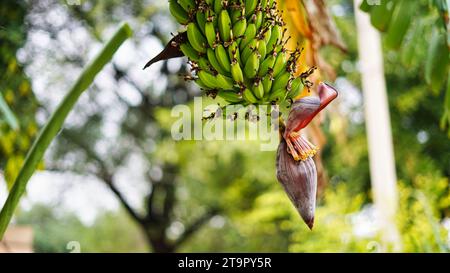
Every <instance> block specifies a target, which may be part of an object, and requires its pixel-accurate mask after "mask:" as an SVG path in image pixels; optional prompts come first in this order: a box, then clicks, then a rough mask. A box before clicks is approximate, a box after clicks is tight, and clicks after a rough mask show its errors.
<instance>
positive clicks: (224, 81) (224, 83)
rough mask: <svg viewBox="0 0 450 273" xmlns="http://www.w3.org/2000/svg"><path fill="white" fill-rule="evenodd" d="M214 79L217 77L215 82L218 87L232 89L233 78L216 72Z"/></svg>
mask: <svg viewBox="0 0 450 273" xmlns="http://www.w3.org/2000/svg"><path fill="white" fill-rule="evenodd" d="M216 79H217V83H218V84H219V86H220V88H223V89H225V90H231V89H233V87H234V82H233V79H231V78H228V77H226V76H223V75H222V74H217V75H216Z"/></svg>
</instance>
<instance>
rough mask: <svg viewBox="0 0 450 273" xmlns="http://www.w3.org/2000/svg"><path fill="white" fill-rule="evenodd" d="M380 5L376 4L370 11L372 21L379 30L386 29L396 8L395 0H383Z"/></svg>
mask: <svg viewBox="0 0 450 273" xmlns="http://www.w3.org/2000/svg"><path fill="white" fill-rule="evenodd" d="M380 2H381V3H380V4H379V5H376V6H374V7H373V8H372V9H371V11H370V22H371V23H372V25H373V26H374V27H376V28H377V29H378V30H379V31H383V32H384V31H386V30H387V28H388V26H389V22H390V20H391V17H392V12H393V11H394V8H395V2H394V1H390V0H381V1H380Z"/></svg>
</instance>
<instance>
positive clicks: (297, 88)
mask: <svg viewBox="0 0 450 273" xmlns="http://www.w3.org/2000/svg"><path fill="white" fill-rule="evenodd" d="M302 90H303V83H302V79H301V78H300V77H298V78H295V79H294V80H292V82H291V90H290V91H289V93H288V98H291V99H294V98H296V97H297V96H298V95H300V93H301V92H302Z"/></svg>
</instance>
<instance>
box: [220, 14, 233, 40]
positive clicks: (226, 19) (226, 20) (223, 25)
mask: <svg viewBox="0 0 450 273" xmlns="http://www.w3.org/2000/svg"><path fill="white" fill-rule="evenodd" d="M218 25H219V33H220V38H222V41H223V42H228V41H230V39H231V19H230V15H228V11H227V10H226V9H223V10H222V11H221V12H220V14H219V22H218Z"/></svg>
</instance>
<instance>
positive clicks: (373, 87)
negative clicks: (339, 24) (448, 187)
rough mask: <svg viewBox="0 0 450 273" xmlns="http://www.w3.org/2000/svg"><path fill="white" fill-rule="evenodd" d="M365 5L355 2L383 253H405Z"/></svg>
mask: <svg viewBox="0 0 450 273" xmlns="http://www.w3.org/2000/svg"><path fill="white" fill-rule="evenodd" d="M361 2H362V0H354V8H355V16H356V26H357V33H358V48H359V56H360V63H361V77H362V86H363V96H364V108H365V116H366V129H367V139H368V145H369V160H370V176H371V183H372V189H373V197H374V202H375V208H376V216H377V221H378V224H379V225H380V228H381V232H382V238H383V249H382V251H387V250H393V251H401V240H400V235H399V233H398V230H397V227H396V225H395V215H396V212H397V206H398V204H397V202H398V198H397V185H396V179H397V178H396V174H395V159H394V151H393V145H392V134H391V125H390V117H389V105H388V100H387V92H386V80H385V77H384V68H383V55H382V48H381V38H380V34H379V32H378V31H376V30H375V28H373V27H372V25H371V24H370V20H369V16H368V15H367V14H366V13H363V12H362V11H361V10H359V6H360V4H361Z"/></svg>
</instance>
